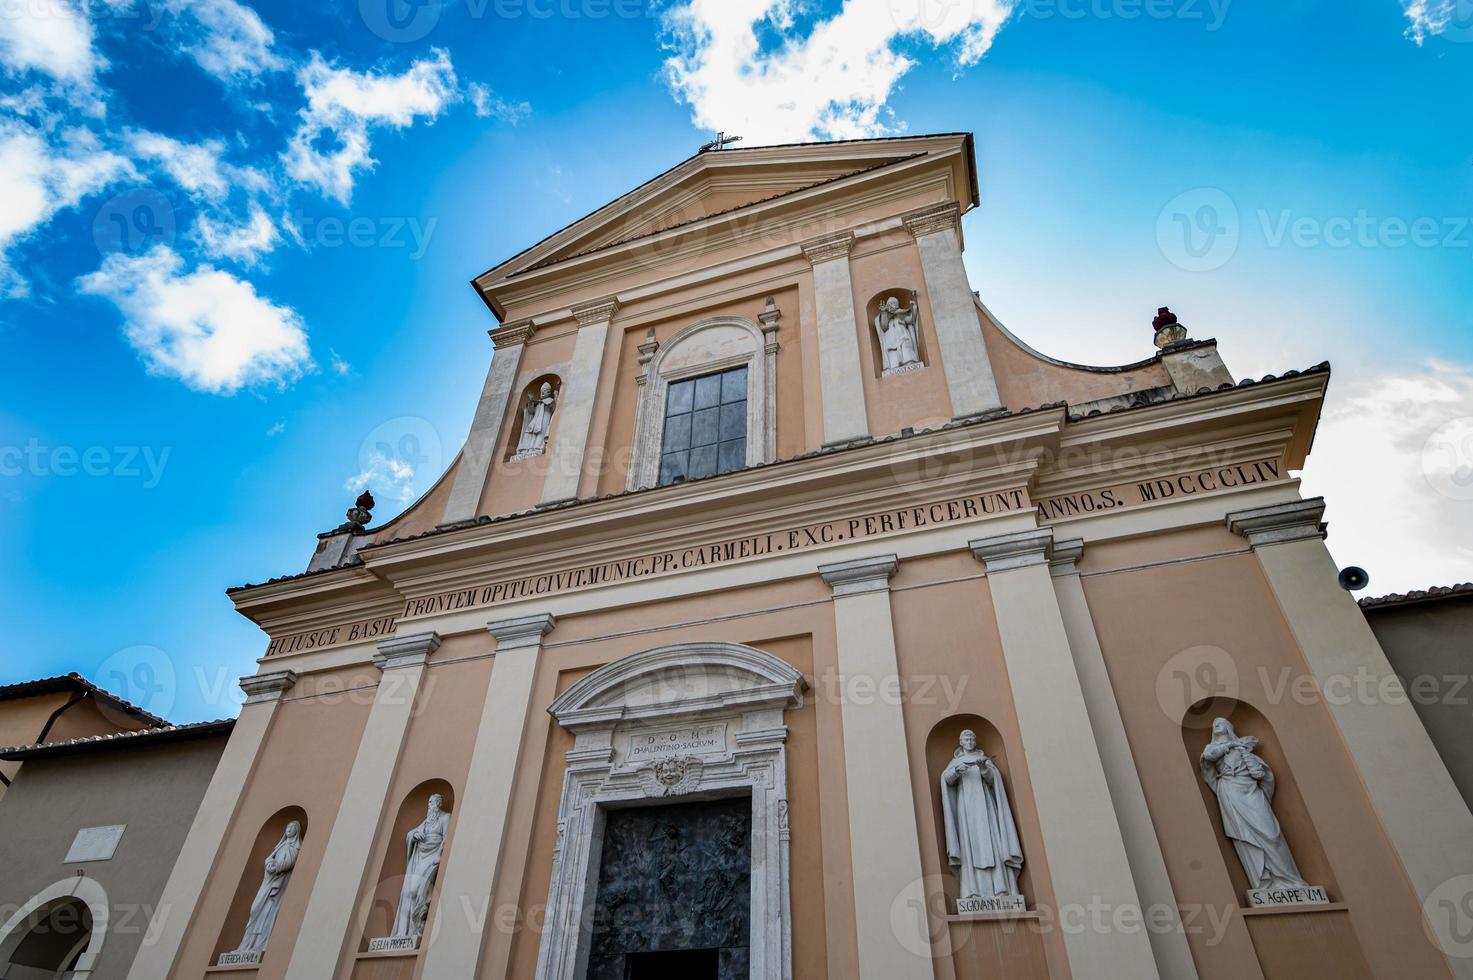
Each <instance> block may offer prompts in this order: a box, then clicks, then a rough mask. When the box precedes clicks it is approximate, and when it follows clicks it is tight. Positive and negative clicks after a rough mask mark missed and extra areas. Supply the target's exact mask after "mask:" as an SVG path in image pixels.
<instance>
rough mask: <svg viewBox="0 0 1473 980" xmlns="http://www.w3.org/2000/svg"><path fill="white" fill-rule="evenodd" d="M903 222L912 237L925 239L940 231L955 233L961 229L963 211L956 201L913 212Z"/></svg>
mask: <svg viewBox="0 0 1473 980" xmlns="http://www.w3.org/2000/svg"><path fill="white" fill-rule="evenodd" d="M902 220H903V221H904V222H905V228H906V230H907V231H909V232H910V233H911V236H912V237H914V238H924V237H925V236H926V235H934V234H936V233H937V232H939V231H954V230H956V229H957V228H959V227H961V220H962V211H961V208H960V207H958V206H957V203H956V202H955V201H947V202H945V203H943V204H938V205H936V206H934V207H929V208H926V209H925V210H923V211H915V212H912V213H910V214H908V215H905V217H904V218H903V219H902Z"/></svg>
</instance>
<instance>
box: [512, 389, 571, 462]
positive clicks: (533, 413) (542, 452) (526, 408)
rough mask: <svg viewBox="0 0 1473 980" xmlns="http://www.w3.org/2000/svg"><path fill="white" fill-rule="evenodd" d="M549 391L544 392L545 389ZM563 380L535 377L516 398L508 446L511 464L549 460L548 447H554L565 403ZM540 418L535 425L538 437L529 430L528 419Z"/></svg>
mask: <svg viewBox="0 0 1473 980" xmlns="http://www.w3.org/2000/svg"><path fill="white" fill-rule="evenodd" d="M544 385H546V386H547V391H546V392H545V393H544V392H543V390H542V389H543V386H544ZM562 395H563V379H562V378H560V377H558V376H557V375H555V374H544V375H541V376H539V377H536V378H533V379H532V382H531V383H530V384H528V385H527V387H525V388H523V389H522V392H521V394H520V395H519V396H518V397H517V403H516V406H515V407H516V414H515V416H514V421H513V423H512V427H511V432H510V436H509V438H508V439H507V444H506V459H507V460H508V461H510V462H522V461H525V460H530V459H536V458H538V457H542V458H546V456H547V447H548V446H550V445H552V430H553V428H554V427H555V426H556V425H557V419H558V411H557V409H558V406H559V405H560V404H561V402H562ZM539 406H540V409H541V413H542V415H541V419H540V420H539V424H538V425H537V426H536V433H535V437H534V434H533V433H529V432H528V431H527V420H528V419H534V420H537V419H538V411H539Z"/></svg>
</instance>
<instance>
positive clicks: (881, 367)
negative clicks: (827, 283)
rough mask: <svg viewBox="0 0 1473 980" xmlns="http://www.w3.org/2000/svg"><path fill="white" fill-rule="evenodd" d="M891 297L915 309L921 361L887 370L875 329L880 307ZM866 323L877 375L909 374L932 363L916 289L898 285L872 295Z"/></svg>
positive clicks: (865, 312) (917, 349)
mask: <svg viewBox="0 0 1473 980" xmlns="http://www.w3.org/2000/svg"><path fill="white" fill-rule="evenodd" d="M891 299H894V300H897V301H898V302H899V303H900V305H901V306H902V307H904V308H906V309H910V310H914V311H915V318H916V319H915V324H916V329H915V334H916V355H917V356H918V357H919V358H920V362H919V363H917V364H913V365H909V366H906V367H902V368H898V369H895V370H893V371H889V372H887V371H886V370H885V355H884V351H883V350H881V348H880V336H879V332H878V331H877V330H876V329H875V320H876V318H877V317H878V316H879V315H880V307H881V306H883V305H885V303H887V302H888V301H889V300H891ZM864 323H865V328H866V329H865V332H864V333H865V336H866V337H868V338H869V350H870V362H871V363H872V364H873V365H874V375H875V377H877V378H884V377H892V376H894V375H898V374H909V373H911V372H913V371H919V370H920V369H921V368H924V367H926V366H927V365H929V364H930V363H931V357H930V354H929V351H928V347H929V346H930V345H929V344H928V343H927V341H926V331H925V327H924V324H923V322H922V320H921V300H920V296H919V294H917V293H916V291H915V290H914V289H901V288H898V287H897V288H893V289H882V290H881V291H880V292H878V293H876V294H875V295H873V296H871V297H870V299H869V302H868V303H866V304H865V305H864Z"/></svg>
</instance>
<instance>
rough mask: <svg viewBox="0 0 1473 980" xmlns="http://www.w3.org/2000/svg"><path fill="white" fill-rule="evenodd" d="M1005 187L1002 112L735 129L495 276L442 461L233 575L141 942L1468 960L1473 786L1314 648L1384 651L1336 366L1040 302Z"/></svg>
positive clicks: (498, 956)
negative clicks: (1321, 448)
mask: <svg viewBox="0 0 1473 980" xmlns="http://www.w3.org/2000/svg"><path fill="white" fill-rule="evenodd" d="M977 202H978V177H977V171H976V164H975V159H974V154H973V147H972V141H971V138H970V137H969V136H967V135H965V134H943V135H937V136H924V137H906V138H898V139H883V140H863V141H855V142H841V143H821V144H805V145H797V146H783V147H762V148H753V149H744V150H718V151H713V152H703V153H700V154H698V155H697V156H695V157H692V158H691V159H689V160H686V161H684V162H683V163H681V164H679V165H677V166H676V167H674V168H673V169H671V170H670V171H667V172H666V173H664V174H662V175H661V176H659V177H657V178H655V179H654V180H652V181H650V182H649V183H647V184H645V185H643V186H641V187H639V188H636V189H635V190H633V191H631V192H630V193H628V194H626V195H625V196H623V197H621V198H619V199H618V200H616V201H614V202H612V203H610V204H609V205H607V206H605V207H604V208H602V209H600V210H598V211H596V212H594V213H593V214H591V215H589V216H587V217H586V218H584V219H582V220H580V221H578V222H576V223H574V224H573V225H570V226H569V227H567V228H565V229H563V230H561V231H559V232H557V233H555V234H553V235H551V236H550V237H548V238H547V239H545V240H543V241H542V242H540V243H538V244H536V245H534V246H532V247H531V248H529V249H527V250H526V251H524V252H522V253H520V254H519V255H517V256H514V257H513V258H511V259H508V260H506V261H504V262H502V263H501V264H499V265H497V266H495V267H494V268H492V269H490V270H489V271H487V272H486V273H484V274H483V275H481V276H478V277H477V278H476V279H475V280H474V281H473V285H474V287H475V288H476V290H477V291H478V293H479V294H480V296H481V297H482V299H483V300H484V301H485V303H486V305H487V307H488V308H489V310H490V311H491V313H492V314H494V317H495V319H496V321H497V325H496V326H495V328H494V329H493V330H491V332H490V336H491V340H492V342H493V346H494V353H492V356H491V357H490V367H489V371H488V375H487V380H486V383H485V387H484V389H483V391H482V392H481V393H480V398H479V402H478V403H477V407H476V411H475V417H474V422H473V424H472V427H471V431H470V433H469V436H468V438H467V441H466V443H465V445H464V448H463V449H462V451H461V452H460V454H459V455H458V457H457V458H456V460H455V461H454V463H453V464H452V465H451V467H450V468H449V470H448V471H447V472H446V473H445V475H444V476H443V477H442V479H441V480H440V481H439V483H438V484H437V485H436V486H435V487H434V488H433V489H432V490H431V491H429V493H427V494H426V496H425V497H424V498H423V499H421V500H419V501H418V502H416V503H415V504H414V505H413V506H411V507H410V508H409V509H408V510H407V511H406V512H404V513H403V514H401V515H398V516H396V517H394V518H393V519H392V520H388V521H387V522H385V523H382V524H379V525H374V524H373V520H372V515H371V513H370V511H371V508H372V500H371V498H369V497H367V496H365V498H361V499H360V500H359V502H358V504H357V505H355V507H354V508H353V509H352V510H350V511H349V514H348V517H349V520H348V522H347V523H346V524H344V525H343V526H342V527H340V528H338V529H336V530H334V531H331V532H328V533H326V534H324V535H322V536H321V537H320V539H319V541H318V543H317V547H316V549H315V552H314V553H313V555H312V558H311V564H310V567H309V569H308V571H307V572H305V573H302V574H297V575H290V576H287V577H284V578H281V579H277V580H273V581H271V582H267V583H264V584H260V585H253V586H246V587H242V588H240V589H236V590H233V591H232V593H231V597H232V599H233V600H234V602H235V605H236V607H237V609H238V610H239V611H240V612H241V613H242V614H244V615H245V616H247V617H249V618H250V619H251V620H252V621H254V622H255V623H257V624H259V625H260V627H261V628H262V630H263V631H264V633H265V634H266V637H265V640H264V641H263V655H262V657H261V659H260V664H259V670H258V672H257V673H256V674H254V675H252V676H250V677H248V678H245V679H244V680H243V681H242V685H243V686H244V688H245V690H246V693H247V700H246V704H245V706H244V707H243V709H242V711H241V714H240V717H239V719H238V720H237V722H236V724H235V727H234V730H233V733H232V734H231V737H230V741H229V744H228V746H227V748H226V749H225V752H224V754H223V756H222V758H221V760H220V763H219V765H218V767H217V768H216V770H215V774H214V776H213V779H212V780H211V782H210V785H209V788H208V789H207V791H206V792H205V794H204V799H203V802H202V804H201V806H200V809H199V812H198V814H197V816H196V817H195V820H194V822H193V826H192V827H191V829H190V832H189V834H188V837H187V839H186V840H185V842H184V844H183V850H182V852H181V856H180V859H179V861H178V862H177V864H176V865H175V867H174V869H173V871H172V873H171V875H170V876H169V879H168V882H167V884H166V885H165V887H164V889H163V896H162V898H161V910H162V913H166V914H160V915H159V916H158V917H157V918H156V920H155V923H154V930H153V933H152V935H151V936H150V938H149V940H148V941H147V942H145V943H144V945H143V948H142V950H141V951H140V952H139V954H138V956H137V958H136V959H135V961H134V963H133V966H132V969H131V972H130V973H129V974H128V976H129V978H130V980H161V978H181V980H182V978H188V980H197V978H200V977H203V976H206V975H209V976H215V975H217V974H219V975H230V976H241V977H252V978H256V977H259V978H261V980H283V978H284V980H327V978H339V980H415V978H431V980H461V978H487V980H490V978H497V980H500V978H518V980H581V978H585V977H586V978H589V980H631V978H632V980H639V978H644V980H648V978H652V977H664V976H679V977H683V978H721V980H729V978H734V977H752V978H763V980H787V978H801V980H822V978H831V980H849V978H855V977H861V978H864V980H912V978H913V980H974V978H978V980H980V978H984V977H1001V976H1007V977H1013V978H1020V980H1021V978H1040V980H1041V978H1069V977H1072V978H1074V980H1085V978H1102V980H1103V978H1110V980H1116V978H1150V977H1161V978H1173V980H1175V978H1198V977H1200V978H1203V980H1208V978H1211V980H1217V978H1222V980H1242V978H1264V980H1276V978H1284V977H1295V978H1307V977H1324V978H1337V980H1338V978H1348V977H1427V978H1432V977H1473V959H1469V958H1468V954H1469V953H1473V949H1469V948H1467V947H1468V943H1467V939H1466V936H1464V935H1463V933H1462V932H1460V930H1459V929H1458V928H1457V927H1458V925H1459V922H1458V921H1457V918H1456V917H1457V916H1458V915H1459V914H1461V913H1459V912H1458V911H1457V910H1458V909H1460V908H1462V905H1460V904H1459V903H1465V902H1466V901H1467V896H1468V895H1469V894H1473V878H1470V875H1473V814H1470V811H1469V808H1468V806H1467V805H1466V804H1465V803H1464V801H1463V799H1462V797H1461V796H1460V795H1459V793H1458V790H1457V788H1456V786H1455V785H1454V783H1453V780H1452V779H1451V777H1450V776H1449V775H1448V772H1447V769H1446V767H1445V766H1444V765H1443V764H1442V762H1441V760H1440V759H1439V757H1438V754H1437V752H1436V750H1435V749H1434V748H1433V746H1432V743H1431V742H1430V741H1429V739H1428V737H1427V734H1426V731H1425V730H1424V729H1423V727H1422V725H1421V722H1420V721H1419V720H1418V717H1417V715H1416V713H1415V711H1414V710H1413V709H1412V708H1411V707H1410V706H1409V705H1408V704H1407V703H1406V701H1405V699H1401V700H1398V699H1396V698H1394V697H1384V696H1383V697H1368V698H1350V699H1343V698H1330V697H1326V696H1324V694H1323V692H1325V691H1327V690H1331V689H1332V688H1333V687H1334V685H1335V684H1336V683H1337V681H1339V680H1340V679H1343V678H1351V677H1361V678H1369V679H1370V681H1371V682H1372V683H1371V689H1372V690H1380V691H1383V692H1384V691H1387V690H1390V689H1394V688H1395V686H1396V684H1397V683H1398V682H1397V680H1396V677H1395V674H1394V673H1393V672H1392V670H1391V667H1390V665H1389V664H1388V662H1387V659H1386V656H1385V654H1384V653H1383V651H1382V649H1381V647H1380V646H1379V645H1378V643H1377V640H1376V638H1375V636H1374V635H1373V634H1372V632H1371V630H1370V628H1369V627H1368V626H1367V624H1366V621H1365V618H1364V616H1363V615H1362V613H1361V611H1360V609H1359V608H1358V607H1357V605H1356V602H1355V601H1354V599H1353V598H1352V597H1351V596H1350V594H1349V593H1347V592H1345V591H1344V590H1343V589H1341V588H1340V587H1339V585H1338V584H1337V581H1336V573H1337V570H1336V568H1335V566H1334V564H1333V563H1332V561H1331V558H1330V556H1329V553H1328V551H1327V550H1326V548H1325V545H1324V536H1325V533H1326V532H1325V527H1324V525H1323V523H1322V516H1323V510H1324V504H1323V501H1321V500H1316V499H1304V498H1303V496H1302V495H1301V493H1300V491H1299V484H1298V480H1297V479H1296V478H1295V477H1294V476H1293V474H1294V472H1295V471H1297V470H1299V469H1301V468H1302V467H1303V465H1304V463H1305V460H1306V458H1307V456H1308V453H1309V452H1310V449H1311V445H1312V442H1313V437H1314V431H1315V426H1316V424H1317V421H1318V417H1319V412H1320V408H1321V405H1322V401H1323V398H1324V395H1325V390H1326V386H1327V384H1328V381H1329V370H1328V366H1326V365H1320V366H1317V367H1313V368H1310V369H1308V370H1302V371H1287V372H1286V373H1284V374H1282V375H1280V376H1276V377H1268V378H1264V379H1262V380H1260V381H1257V382H1251V383H1250V382H1238V381H1235V380H1234V378H1233V376H1232V375H1231V374H1229V373H1228V370H1227V368H1226V366H1225V365H1224V362H1223V360H1222V358H1221V357H1220V356H1219V354H1218V351H1217V348H1216V344H1215V343H1214V342H1212V341H1197V340H1192V339H1191V338H1190V336H1189V333H1188V330H1187V328H1186V327H1185V326H1184V325H1183V324H1181V323H1180V322H1178V321H1177V319H1176V318H1175V317H1174V316H1173V315H1172V314H1171V313H1170V312H1169V311H1168V310H1164V309H1163V310H1162V311H1161V313H1160V314H1159V315H1158V316H1157V318H1156V321H1155V322H1154V324H1153V325H1152V329H1153V330H1154V336H1153V335H1152V332H1151V330H1147V329H1145V326H1144V324H1142V327H1141V339H1142V350H1143V353H1146V352H1150V356H1149V357H1145V358H1144V359H1143V360H1140V361H1139V362H1137V363H1134V364H1129V365H1125V366H1120V367H1108V368H1095V367H1086V366H1082V365H1077V364H1072V363H1068V362H1065V361H1061V360H1057V359H1055V358H1052V357H1049V356H1046V355H1044V354H1041V353H1039V352H1037V351H1034V350H1032V349H1031V348H1029V347H1028V346H1027V345H1025V344H1023V343H1022V342H1021V341H1019V340H1018V339H1017V338H1015V337H1014V336H1012V335H1011V334H1010V333H1009V332H1008V331H1007V330H1006V329H1005V328H1004V327H1003V326H1002V325H1001V324H1000V323H999V322H997V320H996V319H995V318H994V317H993V316H992V315H991V313H990V312H989V311H988V310H987V309H986V307H985V306H984V305H983V303H982V301H981V300H980V299H979V298H978V297H977V296H976V295H975V294H974V293H973V291H972V289H971V286H970V285H969V283H968V280H967V275H966V272H965V269H964V267H963V264H962V253H963V248H964V242H963V238H962V227H961V221H960V218H961V215H962V214H963V213H965V212H966V211H968V210H970V209H971V208H972V207H974V206H975V205H976V204H977ZM1151 341H1154V346H1149V342H1151ZM488 353H491V352H488ZM1378 685H1379V687H1378ZM1459 888H1462V891H1458V889H1459Z"/></svg>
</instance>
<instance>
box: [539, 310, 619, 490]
mask: <svg viewBox="0 0 1473 980" xmlns="http://www.w3.org/2000/svg"><path fill="white" fill-rule="evenodd" d="M618 311H619V301H618V300H617V299H615V298H614V297H612V296H610V297H608V298H607V299H601V300H599V301H597V302H595V303H585V304H584V305H582V306H575V307H573V316H575V317H576V318H577V319H578V337H577V340H576V341H575V342H574V344H573V360H572V363H571V364H569V366H568V377H567V378H566V379H565V380H564V381H563V389H562V391H561V392H560V393H559V395H558V407H557V416H556V418H554V419H553V428H554V429H555V430H556V436H555V437H554V439H553V441H552V448H551V449H550V450H549V456H548V466H547V479H546V481H545V482H544V483H543V484H542V504H543V505H548V504H556V503H562V502H563V501H565V500H573V499H575V498H576V497H577V496H578V483H579V481H580V480H581V479H582V477H583V458H584V454H585V453H587V452H588V436H589V427H590V426H591V425H592V423H593V406H594V403H595V402H596V401H597V399H598V380H599V375H600V374H602V373H603V363H604V347H605V346H606V345H607V343H608V339H609V324H611V323H612V322H613V320H614V314H615V313H617V312H618Z"/></svg>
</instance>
